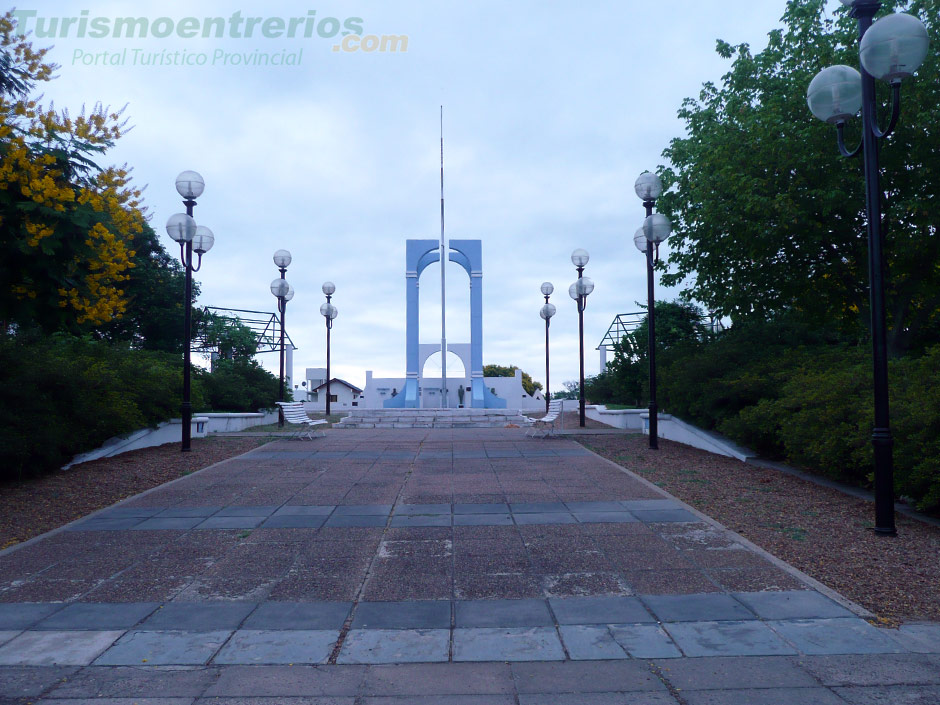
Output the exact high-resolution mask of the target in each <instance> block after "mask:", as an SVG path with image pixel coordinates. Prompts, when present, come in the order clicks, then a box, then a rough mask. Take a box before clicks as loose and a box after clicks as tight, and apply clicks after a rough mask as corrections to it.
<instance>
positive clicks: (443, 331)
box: [441, 105, 447, 409]
mask: <svg viewBox="0 0 940 705" xmlns="http://www.w3.org/2000/svg"><path fill="white" fill-rule="evenodd" d="M446 263H447V247H446V246H445V245H444V106H443V105H442V106H441V408H442V409H446V408H447V322H446V321H447V317H446V316H445V312H444V307H445V298H446V290H445V288H444V272H445V269H444V267H445V265H446Z"/></svg>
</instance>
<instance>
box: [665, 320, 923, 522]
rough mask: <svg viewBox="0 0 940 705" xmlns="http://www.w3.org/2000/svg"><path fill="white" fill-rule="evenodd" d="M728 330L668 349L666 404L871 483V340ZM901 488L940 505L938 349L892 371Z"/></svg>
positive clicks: (769, 448) (785, 454) (791, 458)
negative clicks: (803, 340) (798, 341)
mask: <svg viewBox="0 0 940 705" xmlns="http://www.w3.org/2000/svg"><path fill="white" fill-rule="evenodd" d="M782 342H783V341H780V343H781V344H775V343H774V341H770V342H769V343H768V344H767V345H765V346H763V347H754V346H753V341H750V342H748V341H746V340H745V341H742V340H735V339H734V337H733V336H729V337H727V338H725V339H724V340H723V339H722V337H720V338H719V339H718V340H716V341H714V342H711V343H709V344H706V345H704V346H698V347H696V348H694V349H691V348H689V349H686V350H684V351H672V352H671V353H670V354H668V355H667V357H668V358H669V359H668V361H667V363H666V364H665V365H664V366H662V367H661V368H660V371H661V373H660V375H659V380H660V396H659V401H660V408H661V409H663V410H665V411H669V412H671V413H674V414H676V415H677V416H679V417H681V418H685V419H688V420H689V421H691V422H693V423H696V424H699V425H701V426H703V427H705V428H710V429H716V430H718V431H719V432H721V433H723V434H725V435H727V436H729V437H730V438H732V439H734V440H736V441H738V442H739V443H743V444H744V445H747V446H749V447H751V448H752V449H754V450H755V451H757V452H759V453H761V454H762V455H764V456H769V457H777V458H780V459H783V460H785V461H787V462H789V463H791V464H793V465H796V466H799V467H802V468H804V469H807V470H810V471H812V472H816V473H819V474H823V475H826V476H829V477H832V478H835V479H838V480H842V481H847V482H851V483H854V484H857V485H861V486H870V485H871V483H872V480H873V477H872V472H873V457H872V445H871V429H872V426H873V422H874V411H873V397H872V370H871V351H870V348H868V347H867V346H836V345H825V344H817V345H804V346H799V347H787V346H786V345H784V344H782ZM889 382H890V408H891V428H892V432H893V435H894V439H895V444H894V467H895V490H896V493H897V494H898V495H899V496H905V497H908V498H910V499H911V500H912V501H913V502H914V503H915V504H916V506H917V507H918V508H920V509H922V510H936V509H938V508H940V347H934V348H932V349H929V350H928V351H927V352H926V353H925V354H924V355H922V356H920V357H916V358H902V359H898V360H893V361H891V363H890V367H889Z"/></svg>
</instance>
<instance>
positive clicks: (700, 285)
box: [658, 0, 940, 353]
mask: <svg viewBox="0 0 940 705" xmlns="http://www.w3.org/2000/svg"><path fill="white" fill-rule="evenodd" d="M826 4H827V3H826V2H824V0H790V1H789V2H787V4H786V9H785V12H784V15H783V17H782V23H783V28H781V29H775V30H773V31H771V32H770V34H769V42H768V45H767V48H766V49H764V50H763V51H761V52H760V53H757V54H753V53H752V52H751V50H750V48H749V47H748V45H746V44H741V45H737V46H734V45H731V44H729V43H727V42H724V41H719V42H718V44H717V51H718V53H719V54H720V55H721V56H722V57H724V58H726V59H729V60H731V61H732V63H731V68H730V70H729V72H728V73H726V74H725V75H724V76H723V77H722V79H721V82H720V83H719V84H715V83H706V84H704V86H703V88H702V91H701V93H700V94H699V96H698V98H697V99H691V98H690V99H687V100H685V101H684V102H683V105H682V107H681V109H680V110H679V117H680V118H681V119H682V120H683V121H684V122H685V124H686V131H687V136H686V137H683V138H677V139H674V140H672V141H671V143H670V145H669V147H668V148H667V149H666V150H665V151H664V156H665V157H666V158H667V160H668V163H669V164H668V166H667V167H666V168H664V169H662V170H661V175H662V177H663V181H664V182H665V183H666V184H667V186H668V187H669V188H668V191H667V193H666V194H664V196H663V197H662V198H661V200H660V201H659V203H658V207H659V208H660V210H661V211H662V212H663V213H665V214H666V215H667V216H669V218H670V219H671V220H672V222H673V226H674V234H673V236H672V238H671V240H670V250H671V254H670V257H669V261H668V268H667V267H666V266H665V265H660V267H661V268H662V269H664V270H666V269H668V273H666V274H665V275H664V276H663V283H664V284H665V285H667V286H673V285H677V284H680V283H681V282H683V281H684V280H687V281H690V282H691V283H690V284H689V285H688V287H687V288H686V289H685V291H684V292H683V294H684V295H685V296H687V297H689V298H691V299H695V300H698V301H701V302H703V303H704V304H705V305H706V306H707V307H708V308H709V309H710V310H712V311H715V312H717V313H718V314H719V315H721V316H730V317H731V318H732V319H733V320H734V321H735V323H737V322H739V321H741V320H744V319H748V318H766V317H769V316H773V315H776V314H780V313H781V312H784V311H786V310H793V311H797V312H799V314H800V315H801V316H803V317H804V318H805V319H806V320H807V321H810V322H813V323H815V324H817V325H819V326H827V327H835V328H837V329H838V330H840V331H842V332H843V333H844V334H846V335H848V336H849V337H855V338H858V337H859V336H860V335H861V334H863V333H864V331H865V329H866V327H867V325H868V323H867V321H868V312H867V306H868V299H867V286H868V265H867V242H866V236H865V212H864V204H865V200H864V179H863V173H862V164H861V160H852V161H848V160H845V159H843V158H842V157H840V156H839V154H838V152H837V150H836V146H835V134H834V130H833V129H832V127H831V126H829V125H825V124H823V123H821V122H819V121H818V120H816V119H815V118H814V117H813V116H812V115H811V114H810V112H809V109H808V108H807V106H806V100H805V95H806V87H807V86H808V84H809V82H810V80H811V79H812V78H813V76H814V75H815V74H816V73H817V72H818V71H819V70H820V69H822V68H824V67H826V66H830V65H832V64H840V63H841V64H848V65H857V64H858V40H857V36H856V35H857V29H856V23H855V20H853V19H851V18H849V17H847V15H846V11H845V10H844V9H839V10H838V11H837V15H836V19H830V18H828V17H827V16H826V11H825V6H826ZM895 10H905V11H907V12H911V13H913V14H916V15H918V16H919V17H920V18H921V19H922V20H924V22H925V24H926V25H927V28H928V32H929V34H930V37H931V42H932V46H933V47H937V46H938V45H940V21H938V17H940V0H913V1H901V0H895V1H889V2H886V3H885V7H884V10H883V12H885V13H887V12H893V11H895ZM938 69H940V53H938V52H936V51H931V52H930V54H929V55H928V58H927V61H926V62H925V64H924V65H923V67H921V69H920V71H919V72H918V75H917V76H915V77H914V78H912V79H910V80H909V81H906V82H905V84H904V88H903V90H902V119H901V121H900V124H899V126H898V129H897V131H896V132H895V133H894V135H893V136H892V137H891V138H889V139H888V140H887V141H886V143H884V144H883V145H882V148H881V165H882V174H883V180H882V189H883V192H884V193H885V194H886V196H887V197H886V199H885V212H884V221H885V226H886V232H887V245H886V256H887V269H888V276H887V281H888V283H889V284H888V291H887V298H888V313H889V321H890V325H891V331H890V340H889V343H890V345H891V347H892V350H893V351H894V352H895V353H899V352H903V351H904V350H907V349H911V348H921V347H923V346H924V345H926V344H929V343H931V342H932V341H936V340H938V339H940V337H938V336H940V323H938V321H940V268H938V267H937V266H936V262H937V261H940V238H938V237H937V222H938V210H937V205H936V204H937V203H938V202H940V131H938V130H936V129H934V126H935V123H936V119H935V111H936V106H937V105H938V104H940V80H938ZM878 91H879V96H880V97H881V98H882V99H883V102H884V103H889V102H890V97H889V91H888V90H886V88H885V86H883V85H882V86H880V87H879V89H878ZM882 121H883V122H884V116H882ZM856 122H858V121H856ZM858 136H859V126H858V125H850V126H848V128H847V141H849V142H854V141H855V140H856V139H857V138H858Z"/></svg>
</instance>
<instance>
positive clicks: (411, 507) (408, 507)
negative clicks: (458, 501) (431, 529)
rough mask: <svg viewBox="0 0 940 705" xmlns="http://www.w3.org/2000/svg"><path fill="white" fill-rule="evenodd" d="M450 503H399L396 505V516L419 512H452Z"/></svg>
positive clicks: (426, 513) (411, 514) (412, 514)
mask: <svg viewBox="0 0 940 705" xmlns="http://www.w3.org/2000/svg"><path fill="white" fill-rule="evenodd" d="M450 513H451V505H450V504H399V505H397V506H396V507H395V516H400V515H408V516H414V515H417V514H424V515H428V514H450Z"/></svg>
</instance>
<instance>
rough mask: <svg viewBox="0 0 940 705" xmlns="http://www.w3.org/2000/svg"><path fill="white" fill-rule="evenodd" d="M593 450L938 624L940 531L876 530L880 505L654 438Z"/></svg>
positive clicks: (907, 523)
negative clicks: (652, 444) (655, 444)
mask: <svg viewBox="0 0 940 705" xmlns="http://www.w3.org/2000/svg"><path fill="white" fill-rule="evenodd" d="M579 440H580V441H581V442H582V443H583V444H584V445H585V446H586V447H588V448H590V449H591V450H593V451H595V452H596V453H598V454H600V455H603V456H604V457H606V458H609V459H611V460H613V461H614V462H616V463H618V464H620V465H622V466H623V467H625V468H627V469H628V470H631V471H632V472H635V473H637V474H638V475H640V476H641V477H644V478H646V479H647V480H650V481H651V482H653V483H655V484H656V485H658V486H659V487H662V488H663V489H664V490H666V491H667V492H669V493H671V494H673V495H675V496H676V497H678V498H679V499H681V500H683V501H684V502H687V503H688V504H690V505H692V506H693V507H695V508H696V509H698V510H699V511H701V512H704V513H705V514H707V515H709V516H710V517H713V518H714V519H716V520H717V521H719V522H721V523H722V524H724V525H725V526H726V527H728V528H729V529H732V530H734V531H736V532H738V533H739V534H741V535H742V536H745V537H747V538H748V539H750V540H751V541H753V542H754V543H755V544H757V545H758V546H760V547H762V548H763V549H765V550H767V551H769V552H770V553H772V554H773V555H775V556H777V557H778V558H781V559H783V560H784V561H786V562H788V563H790V564H791V565H793V566H795V567H797V568H799V569H800V570H802V571H803V572H804V573H806V574H807V575H810V576H812V577H813V578H815V579H816V580H818V581H820V582H821V583H823V584H824V585H827V586H829V587H830V588H832V589H833V590H836V591H837V592H839V593H841V594H843V595H845V596H846V597H848V598H849V599H851V600H854V601H855V602H857V603H859V604H861V605H863V606H864V607H866V608H867V609H869V610H871V611H872V612H874V613H875V614H876V615H878V616H879V617H881V618H882V619H884V620H887V621H888V622H896V621H910V620H924V619H929V620H940V528H938V527H935V526H931V525H929V524H926V523H923V522H920V521H916V520H913V519H908V518H905V517H903V516H900V515H899V516H898V520H897V525H898V536H897V537H894V538H886V537H880V536H876V535H875V534H874V533H872V532H871V531H870V530H869V528H870V527H871V526H873V520H874V505H873V504H871V503H870V502H866V501H864V500H861V499H857V498H855V497H852V496H849V495H846V494H843V493H841V492H839V491H837V490H833V489H829V488H826V487H821V486H819V485H817V484H815V483H812V482H809V481H806V480H802V479H799V478H796V477H792V476H790V475H787V474H784V473H781V472H778V471H775V470H770V469H764V468H758V467H754V466H753V465H747V464H745V463H742V462H740V461H738V460H734V459H733V458H725V457H722V456H718V455H712V454H711V453H706V452H704V451H700V450H697V449H695V448H689V447H688V446H683V445H681V444H678V443H671V442H669V441H663V440H660V442H659V446H660V449H659V451H651V450H650V449H649V439H648V438H647V437H646V436H638V435H626V436H619V435H618V436H587V437H584V438H581V439H579Z"/></svg>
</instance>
